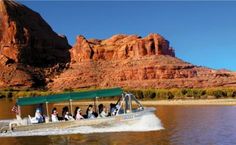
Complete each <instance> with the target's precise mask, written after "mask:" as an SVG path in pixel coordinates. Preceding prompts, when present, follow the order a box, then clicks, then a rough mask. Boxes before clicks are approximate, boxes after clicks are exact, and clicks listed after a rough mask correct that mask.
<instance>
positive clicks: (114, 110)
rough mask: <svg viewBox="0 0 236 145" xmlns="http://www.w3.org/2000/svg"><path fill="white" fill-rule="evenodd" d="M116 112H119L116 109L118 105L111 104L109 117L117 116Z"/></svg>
mask: <svg viewBox="0 0 236 145" xmlns="http://www.w3.org/2000/svg"><path fill="white" fill-rule="evenodd" d="M116 111H117V109H116V104H113V103H111V104H110V115H109V116H114V115H116Z"/></svg>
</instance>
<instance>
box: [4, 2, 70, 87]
mask: <svg viewBox="0 0 236 145" xmlns="http://www.w3.org/2000/svg"><path fill="white" fill-rule="evenodd" d="M69 48H70V45H69V44H68V42H67V39H66V37H65V36H60V35H58V34H56V33H55V32H54V31H53V30H52V28H51V27H50V26H49V25H48V24H47V23H46V22H45V21H44V20H43V19H42V17H41V16H40V15H39V14H38V13H36V12H34V11H33V10H31V9H29V8H27V7H26V6H24V5H21V4H19V3H17V2H15V1H8V0H1V1H0V67H1V72H0V86H4V87H8V86H9V87H11V86H27V87H31V86H32V84H34V83H35V81H34V80H35V78H37V77H38V76H37V75H34V74H32V72H35V70H38V69H35V68H36V67H37V68H46V67H51V66H54V65H56V64H58V63H67V62H69V61H70V53H69ZM28 68H30V70H28ZM38 73H41V74H43V71H42V69H40V72H37V73H35V74H38ZM38 81H39V80H38Z"/></svg>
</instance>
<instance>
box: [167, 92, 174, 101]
mask: <svg viewBox="0 0 236 145" xmlns="http://www.w3.org/2000/svg"><path fill="white" fill-rule="evenodd" d="M174 97H175V96H174V95H173V94H172V93H171V92H168V93H167V99H168V100H170V99H174Z"/></svg>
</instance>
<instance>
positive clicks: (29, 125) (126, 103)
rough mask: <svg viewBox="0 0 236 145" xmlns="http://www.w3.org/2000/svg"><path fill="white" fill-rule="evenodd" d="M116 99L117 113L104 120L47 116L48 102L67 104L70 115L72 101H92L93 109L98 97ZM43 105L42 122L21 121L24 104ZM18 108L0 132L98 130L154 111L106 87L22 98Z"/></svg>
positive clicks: (28, 118)
mask: <svg viewBox="0 0 236 145" xmlns="http://www.w3.org/2000/svg"><path fill="white" fill-rule="evenodd" d="M109 97H113V98H114V97H115V98H118V101H117V103H116V106H118V107H117V108H116V114H114V115H111V116H109V117H105V118H93V119H82V120H71V121H58V122H50V118H49V116H50V114H49V107H48V104H49V103H58V102H65V101H69V105H70V111H71V112H72V107H73V102H74V101H80V100H87V99H90V100H91V99H92V100H93V103H94V106H95V110H96V108H97V104H98V99H99V98H109ZM42 103H44V104H45V105H46V112H47V115H46V116H47V117H46V118H45V123H33V122H32V121H31V117H30V116H28V117H26V118H23V119H22V118H21V111H20V110H21V107H24V106H27V105H36V104H42ZM16 104H17V107H18V110H19V113H18V115H17V119H15V120H12V121H11V122H10V123H9V125H8V126H5V127H2V128H1V132H2V133H3V132H9V131H11V132H18V131H34V130H38V129H47V128H51V129H67V128H75V127H80V126H92V127H98V126H99V127H101V126H108V125H114V124H120V123H125V124H132V123H134V122H135V121H137V120H138V119H140V118H142V117H143V116H144V115H147V114H150V113H151V114H153V113H154V112H155V108H152V107H143V105H142V104H141V103H140V102H139V101H138V100H137V98H136V97H135V96H134V95H133V94H131V93H127V92H124V91H123V90H122V88H109V89H100V90H91V91H84V92H69V93H64V94H55V95H49V96H38V97H23V98H19V99H17V102H16Z"/></svg>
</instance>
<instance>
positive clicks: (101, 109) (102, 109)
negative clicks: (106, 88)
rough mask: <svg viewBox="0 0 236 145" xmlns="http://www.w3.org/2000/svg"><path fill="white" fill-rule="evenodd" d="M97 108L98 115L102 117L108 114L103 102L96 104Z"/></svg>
mask: <svg viewBox="0 0 236 145" xmlns="http://www.w3.org/2000/svg"><path fill="white" fill-rule="evenodd" d="M98 109H99V110H98V112H99V115H98V116H99V117H101V118H104V117H107V116H108V114H107V113H106V107H105V106H104V105H103V104H100V105H98Z"/></svg>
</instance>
